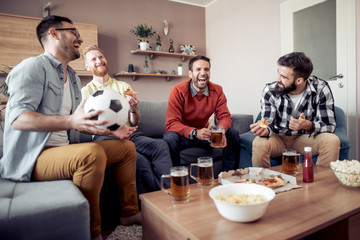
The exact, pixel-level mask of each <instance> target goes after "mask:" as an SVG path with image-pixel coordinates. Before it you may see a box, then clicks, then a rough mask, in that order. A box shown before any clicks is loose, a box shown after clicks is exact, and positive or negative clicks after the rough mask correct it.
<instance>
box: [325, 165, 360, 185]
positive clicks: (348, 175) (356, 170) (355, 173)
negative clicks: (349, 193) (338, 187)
mask: <svg viewBox="0 0 360 240" xmlns="http://www.w3.org/2000/svg"><path fill="white" fill-rule="evenodd" d="M330 168H331V170H332V171H333V173H334V175H335V176H336V178H337V179H338V180H339V182H340V183H342V184H343V185H344V186H346V187H352V188H360V162H359V161H357V160H342V161H341V160H336V161H334V162H331V163H330Z"/></svg>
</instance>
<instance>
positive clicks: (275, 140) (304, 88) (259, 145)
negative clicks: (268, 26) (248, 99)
mask: <svg viewBox="0 0 360 240" xmlns="http://www.w3.org/2000/svg"><path fill="white" fill-rule="evenodd" d="M278 65H279V68H278V73H279V75H278V78H277V80H276V81H275V82H272V83H269V84H267V85H266V86H265V88H264V90H263V92H262V98H261V101H260V103H261V116H262V118H263V119H266V120H267V122H268V124H269V127H268V128H261V127H260V126H258V125H257V124H256V123H254V124H251V125H250V128H251V131H252V132H253V133H254V135H256V136H257V137H256V138H255V139H254V141H253V149H252V152H253V155H252V164H253V166H254V167H270V157H278V156H281V154H282V151H283V150H284V149H289V148H292V149H295V150H296V151H297V152H300V153H302V154H304V147H305V146H310V147H312V154H314V155H317V154H319V156H318V160H317V164H318V165H324V166H329V164H330V162H331V161H335V160H337V159H338V158H339V151H340V140H339V138H338V137H337V136H336V135H335V134H333V132H334V130H335V128H336V121H335V112H334V98H333V95H332V92H331V89H330V87H329V85H328V83H327V82H325V81H324V80H321V79H319V78H317V77H315V76H310V74H311V72H312V70H313V65H312V62H311V60H310V59H309V58H308V57H306V56H305V54H304V53H302V52H293V53H289V54H286V55H284V56H282V57H280V58H279V60H278Z"/></svg>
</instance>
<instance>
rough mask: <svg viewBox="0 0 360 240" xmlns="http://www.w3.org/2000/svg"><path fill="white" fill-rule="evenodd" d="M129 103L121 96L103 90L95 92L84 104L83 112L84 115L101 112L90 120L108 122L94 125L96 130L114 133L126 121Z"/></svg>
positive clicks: (112, 91) (114, 92) (110, 90)
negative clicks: (107, 130) (106, 130)
mask: <svg viewBox="0 0 360 240" xmlns="http://www.w3.org/2000/svg"><path fill="white" fill-rule="evenodd" d="M129 109H130V106H129V103H128V101H127V100H126V99H125V97H124V96H123V95H121V94H120V93H118V92H116V91H114V90H112V89H103V90H98V91H96V92H95V93H94V94H93V95H91V96H90V97H89V98H88V99H87V100H86V102H85V105H84V111H85V112H86V113H88V112H92V111H96V110H103V112H102V113H101V114H99V115H97V116H95V117H93V118H91V119H92V120H108V123H107V124H104V125H96V127H97V128H101V129H109V130H110V131H115V130H117V129H118V128H120V127H122V126H123V125H124V124H125V123H126V122H127V121H128V116H129V115H128V114H129Z"/></svg>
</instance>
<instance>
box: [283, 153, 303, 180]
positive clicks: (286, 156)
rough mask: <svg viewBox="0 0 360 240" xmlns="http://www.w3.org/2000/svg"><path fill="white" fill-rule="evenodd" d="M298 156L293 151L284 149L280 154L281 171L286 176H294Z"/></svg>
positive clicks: (298, 159)
mask: <svg viewBox="0 0 360 240" xmlns="http://www.w3.org/2000/svg"><path fill="white" fill-rule="evenodd" d="M299 162H300V154H298V153H297V152H296V150H294V149H285V150H284V151H283V154H282V170H283V171H284V172H285V173H286V174H291V175H296V174H297V166H298V163H299Z"/></svg>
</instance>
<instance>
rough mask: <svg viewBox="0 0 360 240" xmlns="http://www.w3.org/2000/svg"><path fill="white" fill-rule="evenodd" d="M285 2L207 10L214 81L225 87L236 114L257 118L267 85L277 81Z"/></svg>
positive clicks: (239, 0)
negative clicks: (282, 15)
mask: <svg viewBox="0 0 360 240" xmlns="http://www.w3.org/2000/svg"><path fill="white" fill-rule="evenodd" d="M283 1H284V0H271V1H269V0H251V1H248V0H218V1H216V2H215V3H213V4H211V5H210V6H208V7H207V8H206V13H205V16H206V53H207V56H208V57H210V59H211V62H212V66H211V81H213V82H215V83H219V84H220V85H222V86H223V88H224V91H225V94H226V96H227V98H228V106H229V109H230V111H231V112H233V113H249V114H253V115H254V117H256V115H257V114H258V113H259V111H260V103H259V101H260V96H261V92H262V90H263V88H264V86H265V83H267V82H271V81H275V79H276V75H277V74H276V73H277V64H276V61H277V59H278V58H279V57H280V46H281V45H280V3H281V2H283Z"/></svg>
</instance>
